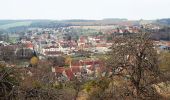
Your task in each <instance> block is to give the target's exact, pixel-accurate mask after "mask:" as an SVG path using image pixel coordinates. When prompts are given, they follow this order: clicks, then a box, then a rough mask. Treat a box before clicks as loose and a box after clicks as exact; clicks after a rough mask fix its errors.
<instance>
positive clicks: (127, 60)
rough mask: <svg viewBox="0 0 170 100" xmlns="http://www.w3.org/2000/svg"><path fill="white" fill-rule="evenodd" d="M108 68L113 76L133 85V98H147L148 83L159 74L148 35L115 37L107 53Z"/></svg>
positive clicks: (155, 55)
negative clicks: (126, 80)
mask: <svg viewBox="0 0 170 100" xmlns="http://www.w3.org/2000/svg"><path fill="white" fill-rule="evenodd" d="M109 54H110V58H109V59H108V62H107V64H108V67H111V69H113V74H114V75H119V76H121V77H124V78H126V79H128V80H129V81H130V82H131V84H132V85H133V87H134V89H133V95H134V96H135V97H147V96H149V94H150V93H149V92H150V90H149V89H148V88H147V87H148V86H150V83H151V82H153V81H154V80H155V79H157V77H158V75H159V74H160V72H159V67H158V60H157V53H156V50H155V49H154V45H153V43H152V41H151V40H150V37H149V34H147V33H139V34H135V35H134V34H133V35H128V36H124V37H116V38H115V39H114V44H113V46H112V51H111V52H110V53H109Z"/></svg>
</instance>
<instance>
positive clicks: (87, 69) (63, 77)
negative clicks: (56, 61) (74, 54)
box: [52, 60, 106, 81]
mask: <svg viewBox="0 0 170 100" xmlns="http://www.w3.org/2000/svg"><path fill="white" fill-rule="evenodd" d="M52 72H53V73H54V74H55V76H56V77H57V79H58V81H67V80H68V81H69V80H73V79H75V78H77V79H84V80H85V79H93V78H96V77H101V76H104V75H105V74H106V68H105V67H104V65H103V63H102V62H101V61H99V60H79V61H78V62H76V63H72V64H70V66H69V67H58V66H53V67H52Z"/></svg>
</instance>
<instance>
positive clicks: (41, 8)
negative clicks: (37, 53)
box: [0, 0, 170, 20]
mask: <svg viewBox="0 0 170 100" xmlns="http://www.w3.org/2000/svg"><path fill="white" fill-rule="evenodd" d="M103 18H128V19H133V20H134V19H158V18H170V0H0V19H57V20H61V19H103Z"/></svg>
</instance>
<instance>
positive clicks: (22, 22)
mask: <svg viewBox="0 0 170 100" xmlns="http://www.w3.org/2000/svg"><path fill="white" fill-rule="evenodd" d="M31 23H32V22H31V21H20V22H14V23H8V24H4V25H0V29H8V28H12V27H18V26H29V25H30V24H31Z"/></svg>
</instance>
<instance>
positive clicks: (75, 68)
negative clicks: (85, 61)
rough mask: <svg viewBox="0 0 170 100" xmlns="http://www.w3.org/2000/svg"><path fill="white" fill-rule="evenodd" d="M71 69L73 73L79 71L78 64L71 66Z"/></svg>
mask: <svg viewBox="0 0 170 100" xmlns="http://www.w3.org/2000/svg"><path fill="white" fill-rule="evenodd" d="M71 69H72V72H73V73H78V72H80V71H81V70H80V66H71Z"/></svg>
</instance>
